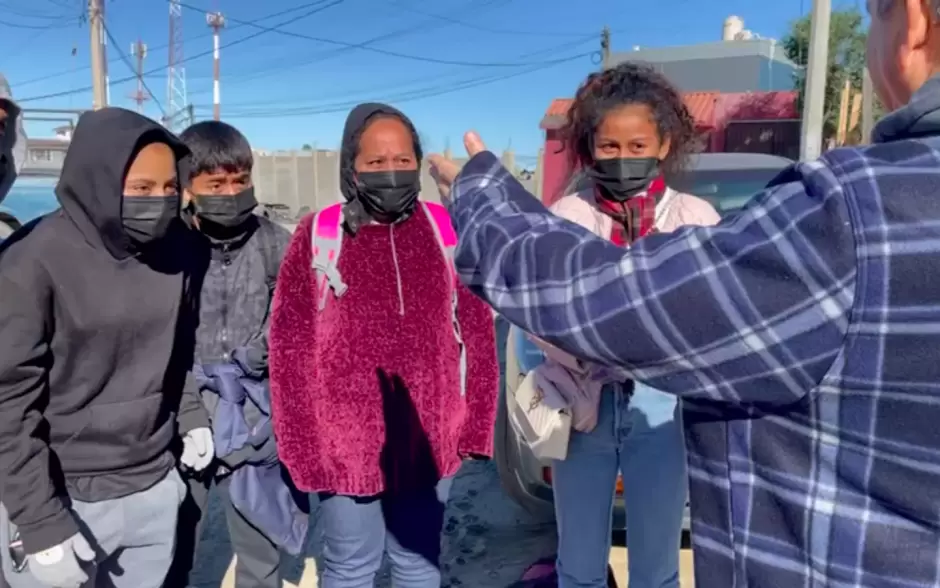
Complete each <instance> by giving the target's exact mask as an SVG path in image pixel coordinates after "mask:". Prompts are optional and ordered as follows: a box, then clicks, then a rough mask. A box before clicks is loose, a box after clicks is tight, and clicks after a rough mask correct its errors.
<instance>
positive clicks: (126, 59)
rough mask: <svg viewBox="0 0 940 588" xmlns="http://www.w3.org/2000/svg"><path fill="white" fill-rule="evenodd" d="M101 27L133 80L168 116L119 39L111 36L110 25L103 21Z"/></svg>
mask: <svg viewBox="0 0 940 588" xmlns="http://www.w3.org/2000/svg"><path fill="white" fill-rule="evenodd" d="M101 26H102V27H103V28H104V34H105V35H106V36H107V37H108V41H109V42H110V43H111V46H112V47H113V48H114V49H115V50H116V51H117V52H118V56H119V57H120V59H121V61H123V62H124V65H126V66H127V68H128V69H130V70H131V72H133V74H134V76H133V78H134V79H136V80H137V81H138V82H139V83H140V84H141V85H142V86H143V87H144V90H146V91H147V94H149V95H150V99H151V100H153V103H154V104H156V105H157V108H159V109H160V114H162V115H163V116H166V110H164V108H163V105H162V104H160V100H158V99H157V97H156V95H155V94H154V93H153V91H151V90H150V86H148V85H147V82H146V81H144V78H143V76H141V77H138V72H137V68H136V67H135V66H134V64H133V63H132V62H131V58H130V57H128V56H127V53H125V52H124V50H123V49H122V48H121V46H120V44H118V42H117V39H115V38H114V35H112V34H111V29H109V28H108V25H107V24H106V23H104V22H103V21H102V24H101Z"/></svg>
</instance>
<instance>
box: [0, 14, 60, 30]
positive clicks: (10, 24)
mask: <svg viewBox="0 0 940 588" xmlns="http://www.w3.org/2000/svg"><path fill="white" fill-rule="evenodd" d="M71 18H73V17H70V16H68V17H65V16H64V17H62V19H63V20H68V19H71ZM74 18H75V22H76V23H77V22H78V21H79V17H78V16H76V17H74ZM71 24H72V23H69V22H63V23H60V24H43V25H33V24H23V23H18V22H10V21H8V20H0V26H5V27H9V28H11V29H27V30H31V31H48V30H50V29H64V28H66V27H68V26H70V25H71Z"/></svg>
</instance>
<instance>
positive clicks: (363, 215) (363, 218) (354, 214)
mask: <svg viewBox="0 0 940 588" xmlns="http://www.w3.org/2000/svg"><path fill="white" fill-rule="evenodd" d="M378 115H385V116H394V117H395V118H398V119H399V120H401V122H403V123H405V126H406V127H408V130H410V131H411V135H412V137H413V139H414V144H415V154H416V155H417V157H418V161H419V162H420V161H421V160H422V158H423V154H422V152H421V141H419V140H418V131H417V129H415V126H414V123H412V122H411V119H409V118H408V117H407V116H405V114H404V113H403V112H402V111H400V110H398V109H397V108H394V107H392V106H389V105H387V104H381V103H378V102H367V103H365V104H360V105H359V106H357V107H355V108H353V109H352V110H351V111H350V113H349V116H347V117H346V124H345V125H344V126H343V145H342V148H341V150H340V156H339V189H340V192H342V194H343V198H345V199H346V202H347V204H346V205H345V206H344V207H343V217H344V219H345V221H346V227H347V229H349V231H350V232H351V233H352V234H355V233H356V231H357V230H358V228H359V226H361V225H363V224H366V223H368V222H370V220H371V219H370V218H369V215H368V213H367V212H366V211H365V209H364V208H363V207H362V204H361V203H360V202H359V190H358V189H357V187H356V168H355V163H356V155H357V154H358V151H359V139H360V138H361V137H362V131H363V130H365V128H366V126H367V125H368V124H369V121H370V120H371V119H372V118H373V117H375V116H378ZM419 165H420V164H419ZM419 169H420V168H419Z"/></svg>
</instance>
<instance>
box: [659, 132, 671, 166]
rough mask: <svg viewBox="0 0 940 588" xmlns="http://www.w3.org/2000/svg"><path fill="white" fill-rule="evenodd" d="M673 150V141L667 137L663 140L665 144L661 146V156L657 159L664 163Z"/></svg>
mask: <svg viewBox="0 0 940 588" xmlns="http://www.w3.org/2000/svg"><path fill="white" fill-rule="evenodd" d="M671 150H672V139H670V138H669V137H666V138H665V139H663V144H662V145H660V147H659V154H658V157H657V158H658V159H659V160H660V161H664V160H665V159H666V158H667V157H669V152H670V151H671Z"/></svg>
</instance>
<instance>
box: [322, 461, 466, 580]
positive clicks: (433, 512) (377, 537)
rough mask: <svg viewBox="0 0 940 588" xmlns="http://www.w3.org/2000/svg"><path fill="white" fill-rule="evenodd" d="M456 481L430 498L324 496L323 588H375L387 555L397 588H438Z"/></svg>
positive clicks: (442, 483) (450, 480)
mask: <svg viewBox="0 0 940 588" xmlns="http://www.w3.org/2000/svg"><path fill="white" fill-rule="evenodd" d="M452 484H453V478H444V479H443V480H441V481H440V482H439V483H438V484H437V487H436V488H432V489H430V490H429V491H428V493H427V494H420V495H419V494H415V495H410V496H404V497H395V498H389V497H386V496H374V497H365V498H360V497H354V496H339V495H325V496H321V497H320V500H321V502H320V513H319V516H320V523H321V524H322V526H323V561H322V567H323V569H322V572H321V574H320V584H319V585H320V588H373V586H375V576H376V574H377V573H378V571H379V568H380V567H381V565H382V558H383V556H384V555H388V559H389V563H390V564H391V573H392V585H393V586H395V588H440V586H441V572H440V555H441V530H442V529H443V526H444V508H445V506H446V504H447V498H448V496H449V495H450V487H451V485H452Z"/></svg>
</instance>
